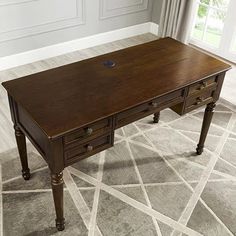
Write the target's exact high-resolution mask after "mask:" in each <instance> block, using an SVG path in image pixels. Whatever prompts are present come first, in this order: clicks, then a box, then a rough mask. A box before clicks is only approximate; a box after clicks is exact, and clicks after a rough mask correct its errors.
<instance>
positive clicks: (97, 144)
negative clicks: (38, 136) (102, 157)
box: [64, 132, 114, 166]
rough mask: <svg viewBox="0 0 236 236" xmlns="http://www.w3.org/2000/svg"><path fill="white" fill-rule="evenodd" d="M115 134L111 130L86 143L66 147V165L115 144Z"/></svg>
mask: <svg viewBox="0 0 236 236" xmlns="http://www.w3.org/2000/svg"><path fill="white" fill-rule="evenodd" d="M113 135H114V132H110V133H107V134H105V135H103V136H100V137H97V138H96V139H93V140H90V141H89V142H86V143H84V144H81V145H78V146H76V147H73V148H69V149H65V152H64V157H65V164H66V166H68V165H71V164H72V163H75V162H77V161H79V160H81V159H84V158H86V157H88V156H92V155H94V154H96V153H98V152H101V151H103V150H105V149H107V148H109V147H111V146H112V145H113Z"/></svg>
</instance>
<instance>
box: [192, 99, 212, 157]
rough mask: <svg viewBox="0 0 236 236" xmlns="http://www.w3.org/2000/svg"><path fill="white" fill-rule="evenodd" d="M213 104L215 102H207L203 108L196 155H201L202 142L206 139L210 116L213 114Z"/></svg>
mask: <svg viewBox="0 0 236 236" xmlns="http://www.w3.org/2000/svg"><path fill="white" fill-rule="evenodd" d="M215 106H216V105H215V103H214V102H212V103H209V104H207V107H206V109H205V114H204V118H203V123H202V130H201V135H200V140H199V143H198V145H197V149H196V150H197V154H198V155H201V154H202V152H203V148H204V143H205V140H206V136H207V133H208V130H209V128H210V124H211V120H212V117H213V114H214V109H215Z"/></svg>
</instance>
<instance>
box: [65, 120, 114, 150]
mask: <svg viewBox="0 0 236 236" xmlns="http://www.w3.org/2000/svg"><path fill="white" fill-rule="evenodd" d="M111 129H112V118H106V119H103V120H100V121H97V122H94V123H92V124H90V125H87V126H85V127H83V128H80V129H78V130H76V131H74V132H72V133H69V134H67V135H66V136H65V137H64V144H65V145H66V146H67V145H68V146H70V147H72V146H76V145H77V144H78V143H84V142H87V141H89V140H91V139H94V138H96V137H98V136H101V135H103V134H104V133H107V132H108V131H110V130H111Z"/></svg>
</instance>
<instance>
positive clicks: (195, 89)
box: [188, 76, 217, 96]
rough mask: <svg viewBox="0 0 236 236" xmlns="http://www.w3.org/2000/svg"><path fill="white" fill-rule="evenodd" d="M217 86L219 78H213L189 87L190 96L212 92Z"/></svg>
mask: <svg viewBox="0 0 236 236" xmlns="http://www.w3.org/2000/svg"><path fill="white" fill-rule="evenodd" d="M216 86H217V77H216V76H213V77H210V78H208V79H205V80H203V81H200V82H198V83H196V84H193V85H191V86H190V87H189V91H188V96H194V95H196V94H198V93H203V92H205V91H206V90H209V89H210V90H211V89H212V88H216Z"/></svg>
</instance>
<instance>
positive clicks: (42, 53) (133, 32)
mask: <svg viewBox="0 0 236 236" xmlns="http://www.w3.org/2000/svg"><path fill="white" fill-rule="evenodd" d="M157 32H158V25H157V24H155V23H153V22H147V23H143V24H139V25H134V26H130V27H126V28H122V29H118V30H113V31H109V32H105V33H100V34H96V35H92V36H88V37H84V38H80V39H76V40H72V41H68V42H64V43H60V44H55V45H51V46H48V47H43V48H39V49H36V50H31V51H27V52H23V53H19V54H14V55H10V56H6V57H2V58H0V71H1V70H7V69H10V68H13V67H16V66H21V65H25V64H29V63H33V62H36V61H40V60H44V59H47V58H50V57H56V56H60V55H63V54H66V53H70V52H74V51H77V50H81V49H85V48H90V47H94V46H97V45H101V44H105V43H109V42H113V41H116V40H120V39H124V38H129V37H133V36H137V35H140V34H145V33H153V34H157Z"/></svg>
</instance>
